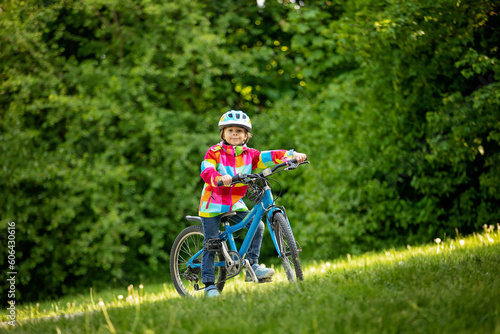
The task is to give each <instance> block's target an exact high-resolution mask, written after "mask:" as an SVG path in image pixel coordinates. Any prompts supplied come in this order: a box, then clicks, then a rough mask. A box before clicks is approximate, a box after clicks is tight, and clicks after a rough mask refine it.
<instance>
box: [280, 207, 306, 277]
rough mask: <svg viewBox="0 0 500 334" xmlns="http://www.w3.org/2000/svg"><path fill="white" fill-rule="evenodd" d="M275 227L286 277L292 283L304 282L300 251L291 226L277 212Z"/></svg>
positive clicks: (281, 214)
mask: <svg viewBox="0 0 500 334" xmlns="http://www.w3.org/2000/svg"><path fill="white" fill-rule="evenodd" d="M273 226H274V233H275V234H276V241H277V243H278V247H279V251H280V254H281V255H280V257H281V262H282V263H283V269H284V270H285V273H286V277H287V278H288V280H289V281H290V282H295V281H297V279H299V280H301V281H302V280H303V279H304V274H303V272H302V265H301V264H300V258H299V250H298V249H297V244H296V243H295V238H294V237H293V234H292V230H291V228H290V225H289V224H288V221H287V219H286V217H285V215H284V214H283V213H281V212H277V213H276V214H274V216H273Z"/></svg>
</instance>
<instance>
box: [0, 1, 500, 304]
mask: <svg viewBox="0 0 500 334" xmlns="http://www.w3.org/2000/svg"><path fill="white" fill-rule="evenodd" d="M498 14H499V8H498V4H497V3H495V2H494V1H489V0H464V1H462V0H453V1H450V0H434V1H416V0H411V1H403V0H390V1H382V2H377V3H373V2H372V1H368V0H361V1H352V0H345V1H336V0H333V1H308V2H306V3H303V2H297V3H296V2H294V1H287V0H280V1H276V0H268V1H266V2H265V5H264V7H259V6H257V5H256V3H255V2H254V1H247V0H237V1H234V0H223V1H217V2H206V1H193V0H190V1H187V0H179V1H175V2H162V1H156V0H148V1H138V0H123V1H113V0H88V1H87V0H86V1H74V0H52V1H36V0H27V1H17V0H16V1H14V0H6V1H4V2H3V4H1V5H0V30H1V31H2V33H1V34H0V44H1V45H2V47H1V49H0V55H1V62H0V79H1V80H0V156H1V162H0V167H1V169H2V172H1V173H0V185H1V188H2V191H1V192H0V215H1V216H0V225H1V226H0V227H1V230H3V231H4V232H0V238H2V243H3V244H6V240H7V233H6V231H7V222H9V221H15V222H16V256H17V266H18V272H19V273H20V274H19V276H18V279H19V280H20V281H19V282H18V285H17V288H18V290H19V292H20V295H18V297H19V299H20V300H21V301H30V300H39V299H46V298H51V297H54V296H57V295H61V294H66V293H70V292H73V291H75V290H76V289H80V288H82V287H85V288H87V287H89V286H109V285H116V284H119V285H123V284H127V283H128V282H130V281H134V280H139V279H140V280H144V279H152V278H154V277H159V278H160V279H164V278H165V277H166V276H167V275H168V274H167V271H168V268H167V263H168V254H169V251H170V247H171V245H172V243H173V240H174V238H175V236H176V235H177V233H178V232H179V231H180V230H181V229H182V228H184V227H185V226H187V225H188V223H187V222H186V221H185V220H184V219H183V217H184V216H185V215H186V214H194V213H195V212H196V210H197V207H198V201H199V193H200V191H201V187H202V181H201V178H199V168H200V167H199V166H200V162H201V160H202V158H203V156H204V154H205V152H206V150H207V148H208V147H209V146H210V145H212V144H214V143H215V142H217V141H218V133H217V131H216V124H217V121H218V118H219V117H220V115H221V114H222V113H223V112H225V111H226V110H228V109H241V110H244V111H245V112H247V113H248V114H249V115H250V116H251V117H252V121H253V124H254V127H255V130H254V138H253V139H252V141H251V142H250V144H251V146H253V147H256V148H258V149H262V150H263V149H276V148H286V149H288V148H295V149H296V150H298V151H301V152H305V153H307V154H308V157H309V159H310V161H311V162H312V164H311V165H310V166H308V167H307V168H303V169H301V170H297V171H295V172H294V173H287V174H280V176H279V180H280V182H281V184H282V186H283V193H284V195H283V197H282V198H281V199H280V203H281V204H283V205H285V206H286V207H287V208H288V213H289V215H290V217H291V219H292V221H293V225H294V233H295V234H296V237H297V239H298V240H299V241H300V242H301V245H302V247H303V248H304V258H307V259H327V258H334V257H338V256H342V255H345V254H359V253H362V252H365V251H367V250H373V249H382V248H385V247H392V246H401V245H406V244H408V243H421V242H426V241H429V240H431V239H432V238H434V237H437V236H442V235H443V234H448V235H450V234H454V233H456V232H455V231H456V230H458V231H460V232H461V233H466V234H467V233H472V232H474V231H476V230H478V229H479V228H480V227H481V226H483V225H484V224H486V225H490V224H497V223H498V222H499V218H500V206H499V205H498V203H499V202H500V193H499V192H498V189H499V186H500V145H499V144H500V116H499V112H498V111H499V110H500V89H499V83H498V75H499V73H500V68H499V66H500V65H499V64H500V63H499V49H498V48H499V47H498V45H500V43H499V41H500V31H499V30H498V29H497V28H495V27H498V26H499V25H500V22H499V16H498ZM1 230H0V231H1ZM3 249H6V248H4V247H2V250H3ZM4 254H6V253H4ZM266 256H271V253H269V254H267V253H265V254H264V256H263V257H264V258H265V257H266ZM6 259H7V256H6V255H3V256H2V257H1V258H0V265H1V266H2V267H6V266H7V263H6ZM3 284H5V283H3Z"/></svg>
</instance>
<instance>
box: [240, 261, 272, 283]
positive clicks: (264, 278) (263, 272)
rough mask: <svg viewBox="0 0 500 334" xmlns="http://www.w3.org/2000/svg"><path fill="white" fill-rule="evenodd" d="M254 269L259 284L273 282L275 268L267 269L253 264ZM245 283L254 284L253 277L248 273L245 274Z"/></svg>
mask: <svg viewBox="0 0 500 334" xmlns="http://www.w3.org/2000/svg"><path fill="white" fill-rule="evenodd" d="M252 269H253V271H254V272H255V276H257V279H258V280H259V283H264V282H271V278H272V277H273V275H274V269H273V268H266V267H265V266H264V265H258V264H253V265H252ZM245 282H253V280H252V275H250V273H249V272H248V270H247V271H246V273H245Z"/></svg>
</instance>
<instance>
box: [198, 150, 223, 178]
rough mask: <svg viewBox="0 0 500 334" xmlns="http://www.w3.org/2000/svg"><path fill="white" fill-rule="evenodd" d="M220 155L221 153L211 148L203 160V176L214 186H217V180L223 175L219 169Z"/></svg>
mask: <svg viewBox="0 0 500 334" xmlns="http://www.w3.org/2000/svg"><path fill="white" fill-rule="evenodd" d="M219 155H220V153H218V152H217V151H214V150H213V149H212V148H211V149H209V150H208V152H207V154H206V155H205V158H204V159H203V161H202V162H201V178H202V179H203V181H205V183H206V184H209V185H211V186H212V187H217V181H218V180H219V178H220V177H221V174H220V173H219V172H218V171H217V163H218V160H219Z"/></svg>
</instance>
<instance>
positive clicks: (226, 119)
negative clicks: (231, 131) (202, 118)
mask: <svg viewBox="0 0 500 334" xmlns="http://www.w3.org/2000/svg"><path fill="white" fill-rule="evenodd" d="M228 126H240V127H242V128H244V129H245V130H247V131H248V132H250V131H252V122H250V117H248V116H247V114H245V113H244V112H243V111H241V110H230V111H228V112H226V113H225V114H224V115H222V117H221V118H220V121H219V130H222V129H224V128H225V127H228Z"/></svg>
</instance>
